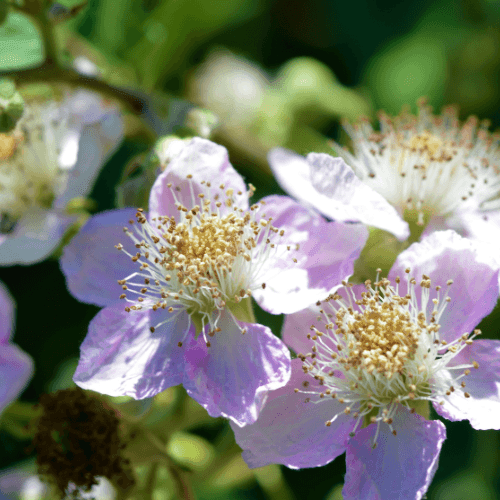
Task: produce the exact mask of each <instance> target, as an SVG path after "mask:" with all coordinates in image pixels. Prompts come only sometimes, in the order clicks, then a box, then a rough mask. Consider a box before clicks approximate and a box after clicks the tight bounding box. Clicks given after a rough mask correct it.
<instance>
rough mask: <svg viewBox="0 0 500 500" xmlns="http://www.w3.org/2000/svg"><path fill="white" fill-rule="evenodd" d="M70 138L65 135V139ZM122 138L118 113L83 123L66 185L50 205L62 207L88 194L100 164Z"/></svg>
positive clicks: (112, 151)
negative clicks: (76, 153)
mask: <svg viewBox="0 0 500 500" xmlns="http://www.w3.org/2000/svg"><path fill="white" fill-rule="evenodd" d="M75 137H76V136H75ZM71 139H72V138H71V137H69V138H68V141H69V140H71ZM122 139H123V124H122V122H121V118H120V117H119V116H116V115H110V116H109V117H107V119H106V120H105V121H104V122H103V123H95V124H93V125H88V126H86V127H85V128H84V129H83V131H82V132H81V135H80V137H79V140H78V156H77V159H76V163H75V165H74V166H73V167H72V168H71V169H70V171H69V172H68V180H67V184H66V188H65V190H64V191H63V192H62V193H61V194H60V195H59V196H58V197H57V199H56V200H55V202H54V206H55V207H58V208H64V207H65V206H66V205H67V203H68V202H69V201H70V200H71V199H72V198H76V197H79V196H86V195H88V194H89V193H90V191H91V190H92V187H93V186H94V182H95V181H96V179H97V176H98V175H99V172H100V171H101V169H102V167H103V166H104V164H105V163H106V161H107V159H108V158H109V157H110V156H111V155H112V154H113V153H114V152H115V151H116V149H117V147H118V146H119V144H120V142H121V140H122Z"/></svg>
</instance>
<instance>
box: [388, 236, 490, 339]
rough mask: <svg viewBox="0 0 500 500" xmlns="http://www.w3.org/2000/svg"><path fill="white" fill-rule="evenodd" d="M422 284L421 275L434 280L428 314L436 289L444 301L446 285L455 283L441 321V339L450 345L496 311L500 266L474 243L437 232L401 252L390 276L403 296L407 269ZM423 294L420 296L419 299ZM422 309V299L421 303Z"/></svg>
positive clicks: (435, 295) (450, 289)
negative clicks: (397, 283) (397, 279)
mask: <svg viewBox="0 0 500 500" xmlns="http://www.w3.org/2000/svg"><path fill="white" fill-rule="evenodd" d="M407 267H409V268H410V269H411V273H410V274H411V276H413V277H415V279H416V280H417V283H419V282H420V280H421V278H422V274H425V275H427V276H429V277H430V278H431V280H432V285H431V289H430V300H429V304H428V313H429V314H430V312H431V311H432V307H433V304H432V302H431V300H432V299H434V298H436V297H437V292H436V291H435V287H436V285H439V286H441V287H442V288H443V289H442V290H441V291H440V294H441V298H442V297H444V294H445V293H446V289H447V288H448V287H447V285H446V282H447V281H448V280H450V279H451V280H453V284H452V285H451V286H450V287H449V290H448V294H449V296H450V297H451V301H450V302H449V303H448V304H447V305H446V308H445V310H444V312H443V315H442V316H441V318H440V319H439V324H440V325H441V329H440V336H441V338H442V339H444V340H446V341H447V342H451V341H453V340H455V339H456V338H457V337H459V336H460V335H463V334H464V333H470V332H471V331H472V330H473V328H474V327H475V326H476V325H477V324H478V323H479V322H480V321H481V320H482V319H483V318H484V317H486V316H487V315H488V314H490V312H491V311H492V310H493V308H494V307H495V304H496V302H497V299H498V266H497V265H496V264H495V262H494V261H493V259H492V258H491V256H490V255H489V254H488V253H486V252H484V251H483V250H482V249H481V248H480V247H478V246H477V244H476V243H474V242H473V241H471V240H469V239H467V238H462V237H461V236H459V235H458V234H457V233H455V232H454V231H438V232H436V233H432V234H431V235H429V236H428V237H427V238H424V239H423V240H422V241H421V242H419V243H413V245H411V246H410V247H409V248H408V249H406V250H405V251H404V252H402V253H401V254H400V255H399V257H398V258H397V260H396V262H395V263H394V265H393V267H392V269H391V271H390V272H389V279H391V280H393V279H394V278H395V277H396V276H400V277H401V284H400V286H399V290H400V295H401V296H403V295H405V293H406V280H405V278H404V277H405V276H406V274H405V269H406V268H407ZM419 295H420V294H418V295H417V297H418V296H419ZM418 301H419V305H420V298H419V299H418Z"/></svg>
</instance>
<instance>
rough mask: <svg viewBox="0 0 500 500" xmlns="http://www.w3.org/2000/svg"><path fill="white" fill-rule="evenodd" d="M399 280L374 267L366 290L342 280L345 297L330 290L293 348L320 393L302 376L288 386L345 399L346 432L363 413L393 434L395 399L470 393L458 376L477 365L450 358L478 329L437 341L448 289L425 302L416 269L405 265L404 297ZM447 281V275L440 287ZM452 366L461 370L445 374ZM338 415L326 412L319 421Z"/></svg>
mask: <svg viewBox="0 0 500 500" xmlns="http://www.w3.org/2000/svg"><path fill="white" fill-rule="evenodd" d="M378 272H380V270H379V271H378ZM400 283H401V279H400V278H399V277H398V278H396V280H395V283H391V282H390V281H389V280H388V279H386V278H382V279H379V274H377V280H376V282H375V283H373V284H372V283H371V281H370V280H367V281H366V282H365V287H366V292H363V293H362V294H361V295H362V296H361V298H356V297H355V295H354V293H353V291H352V286H353V285H352V284H350V283H346V282H343V285H344V290H345V294H346V296H345V297H341V296H340V294H339V293H338V292H337V293H335V294H334V295H331V296H329V297H328V298H327V299H326V300H325V301H324V303H323V304H322V303H320V302H319V303H318V304H317V305H318V306H321V307H322V308H321V309H320V316H318V318H317V320H318V322H323V323H324V327H323V328H322V330H323V331H320V330H319V329H317V328H316V327H315V326H311V331H312V333H309V334H307V338H308V339H310V340H312V341H313V347H312V352H310V353H306V354H302V353H299V354H298V357H299V358H300V359H301V360H302V362H303V366H302V368H303V371H304V373H305V374H309V375H310V376H312V377H313V378H314V379H316V380H317V381H318V383H319V385H320V386H321V390H322V392H321V393H318V391H317V390H304V388H306V387H309V383H308V382H304V383H303V388H298V389H295V392H301V393H304V394H308V398H307V399H308V400H309V402H312V403H318V402H320V401H321V400H322V399H324V398H325V397H332V398H334V399H336V400H337V401H338V402H340V403H341V404H343V405H345V407H346V408H345V409H344V413H347V414H351V413H352V414H353V417H354V418H355V419H356V424H355V427H354V430H353V432H355V430H356V429H357V428H358V427H359V425H360V423H361V421H362V420H364V418H365V417H367V418H368V417H369V418H370V422H371V423H377V426H379V425H380V422H382V423H386V424H388V425H389V428H390V429H391V432H393V434H397V429H393V427H392V419H393V417H394V414H395V412H396V410H397V407H398V405H397V403H400V404H402V405H403V406H406V407H407V408H408V409H409V410H410V411H412V412H414V411H415V407H414V403H415V402H417V401H429V402H434V403H438V404H442V402H443V400H444V398H446V397H447V396H449V395H450V394H451V393H452V392H458V393H462V395H463V396H464V397H470V396H469V394H468V393H467V392H465V390H464V387H465V384H464V382H463V381H461V380H462V378H463V377H465V376H466V375H468V373H470V368H473V367H474V368H478V364H477V363H476V362H473V363H472V364H461V365H457V366H449V365H450V363H451V361H452V360H453V358H455V356H457V355H458V354H459V353H460V352H461V351H462V350H463V349H464V348H465V347H466V346H467V345H470V344H471V343H472V340H473V339H474V338H475V337H476V336H477V335H479V334H480V333H481V332H480V331H479V330H474V332H473V333H472V335H470V336H469V335H468V334H467V333H464V334H463V335H461V336H460V337H458V338H457V339H455V340H453V341H452V342H449V343H448V342H446V341H444V340H443V339H442V338H441V336H440V332H439V330H440V325H439V320H440V318H441V315H442V314H443V311H444V309H445V307H446V305H447V303H448V299H449V296H448V293H446V295H445V297H444V298H442V299H441V300H440V299H439V293H440V290H441V287H435V290H436V291H437V293H438V297H437V299H433V300H432V301H430V289H431V279H430V278H429V277H428V276H425V275H423V276H422V280H421V281H420V283H418V284H417V281H416V280H415V278H411V277H410V269H406V286H407V288H406V289H407V293H406V295H404V296H400V295H399V288H400V287H399V285H400ZM452 284H453V282H452V281H451V280H449V281H448V283H447V288H449V287H451V285H452ZM417 286H418V287H420V289H421V290H420V294H419V298H420V302H419V301H418V300H417V291H416V288H417ZM429 304H432V310H431V312H430V314H428V308H427V306H428V305H429ZM456 370H459V372H460V373H458V374H457V375H451V371H456ZM338 416H339V414H337V415H333V416H332V418H331V419H330V420H329V421H327V422H326V425H327V426H330V425H331V423H332V422H333V421H334V420H335V419H336V418H337V417H338ZM376 435H378V427H377V430H376ZM374 444H376V437H375V440H374Z"/></svg>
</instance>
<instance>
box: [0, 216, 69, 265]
mask: <svg viewBox="0 0 500 500" xmlns="http://www.w3.org/2000/svg"><path fill="white" fill-rule="evenodd" d="M74 221H75V217H74V216H69V215H63V214H61V213H58V212H56V211H52V210H31V211H29V212H27V213H25V214H24V215H23V216H22V218H21V219H20V220H19V221H18V222H17V224H16V225H15V227H14V230H13V231H12V232H11V233H8V234H0V266H12V265H14V264H21V265H30V264H34V263H35V262H40V261H42V260H44V259H46V258H47V257H49V256H50V255H51V254H52V253H53V252H54V251H55V250H56V249H57V247H58V246H59V244H60V242H61V238H62V237H63V235H64V233H65V231H66V230H67V229H68V228H69V226H70V225H71V224H72V223H73V222H74Z"/></svg>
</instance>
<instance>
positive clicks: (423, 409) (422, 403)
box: [408, 399, 431, 420]
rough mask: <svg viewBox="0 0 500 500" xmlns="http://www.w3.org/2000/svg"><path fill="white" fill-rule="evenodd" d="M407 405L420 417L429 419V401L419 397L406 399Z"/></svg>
mask: <svg viewBox="0 0 500 500" xmlns="http://www.w3.org/2000/svg"><path fill="white" fill-rule="evenodd" d="M408 406H409V407H410V408H411V409H412V410H415V413H418V414H419V415H420V416H421V417H424V418H425V419H427V420H430V419H431V404H430V402H429V401H426V400H422V399H419V400H417V401H408Z"/></svg>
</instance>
